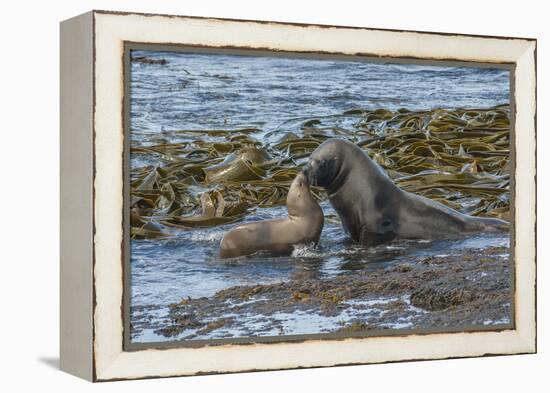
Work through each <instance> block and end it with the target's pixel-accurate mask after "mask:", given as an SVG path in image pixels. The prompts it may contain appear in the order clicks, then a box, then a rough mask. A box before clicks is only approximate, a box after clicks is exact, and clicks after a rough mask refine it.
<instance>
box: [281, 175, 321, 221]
mask: <svg viewBox="0 0 550 393" xmlns="http://www.w3.org/2000/svg"><path fill="white" fill-rule="evenodd" d="M312 201H313V202H314V200H313V197H312V196H311V194H310V192H309V181H308V179H307V177H306V176H305V175H304V174H303V173H302V172H298V174H297V175H296V177H295V178H294V180H293V181H292V183H291V184H290V189H289V190H288V194H287V197H286V206H287V209H288V213H289V214H290V215H302V214H303V213H304V211H307V210H309V207H310V206H311V204H312Z"/></svg>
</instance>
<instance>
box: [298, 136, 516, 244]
mask: <svg viewBox="0 0 550 393" xmlns="http://www.w3.org/2000/svg"><path fill="white" fill-rule="evenodd" d="M304 173H305V174H306V176H307V177H308V179H309V182H310V183H311V184H312V185H318V186H322V187H324V188H325V189H326V190H327V194H328V197H329V200H330V203H331V204H332V206H333V207H334V209H335V210H336V212H337V213H338V215H339V216H340V218H341V220H342V225H343V227H344V229H345V231H346V232H347V233H348V234H349V236H350V237H351V238H352V239H353V240H354V241H355V242H359V243H363V244H367V245H374V244H379V243H382V242H385V241H389V240H391V239H393V238H396V237H399V238H406V239H437V238H446V237H458V236H461V235H463V234H466V233H474V232H480V231H499V230H503V229H506V228H507V227H508V224H507V223H506V222H505V221H502V220H499V219H493V218H481V217H472V216H468V215H466V214H463V213H460V212H457V211H456V210H453V209H451V208H449V207H447V206H445V205H443V204H441V203H439V202H436V201H433V200H431V199H428V198H425V197H423V196H420V195H416V194H412V193H409V192H407V191H404V190H401V189H400V188H399V187H397V186H396V185H395V184H394V183H393V182H392V180H391V179H390V178H389V177H388V176H387V175H386V173H385V172H384V171H383V169H382V168H381V167H380V166H379V165H378V164H377V163H375V162H374V161H373V160H372V159H370V157H368V156H367V155H366V154H365V153H364V152H363V150H361V148H359V147H358V146H356V145H354V144H353V143H351V142H348V141H344V140H341V139H329V140H327V141H325V142H324V143H323V144H321V145H320V146H319V147H318V148H317V149H316V150H315V151H314V152H313V153H312V154H311V156H310V159H309V161H308V164H307V165H306V167H305V168H304Z"/></svg>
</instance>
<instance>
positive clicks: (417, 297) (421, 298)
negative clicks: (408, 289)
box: [410, 287, 477, 311]
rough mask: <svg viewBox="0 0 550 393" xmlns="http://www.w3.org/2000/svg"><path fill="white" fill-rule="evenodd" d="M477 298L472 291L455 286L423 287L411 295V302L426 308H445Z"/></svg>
mask: <svg viewBox="0 0 550 393" xmlns="http://www.w3.org/2000/svg"><path fill="white" fill-rule="evenodd" d="M476 299H477V295H476V294H475V293H473V292H472V291H469V290H465V289H461V288H453V289H438V288H430V287H428V288H422V289H419V290H417V291H414V292H413V293H412V294H411V296H410V301H411V304H412V305H413V306H415V307H420V308H423V309H426V310H431V311H433V310H444V309H446V308H448V307H451V306H457V305H459V304H464V303H467V302H472V301H474V300H476Z"/></svg>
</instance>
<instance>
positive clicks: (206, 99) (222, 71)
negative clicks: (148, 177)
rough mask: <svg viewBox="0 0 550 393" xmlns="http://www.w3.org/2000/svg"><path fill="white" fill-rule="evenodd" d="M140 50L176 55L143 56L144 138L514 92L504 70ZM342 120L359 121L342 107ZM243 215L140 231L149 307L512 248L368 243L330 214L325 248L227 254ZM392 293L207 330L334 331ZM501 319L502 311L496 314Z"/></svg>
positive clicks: (137, 282) (136, 124) (138, 254)
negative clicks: (163, 236) (165, 236)
mask: <svg viewBox="0 0 550 393" xmlns="http://www.w3.org/2000/svg"><path fill="white" fill-rule="evenodd" d="M133 56H148V57H153V58H164V59H166V60H168V64H166V65H155V64H140V63H132V69H131V81H132V82H131V128H132V133H131V143H132V145H141V146H142V145H148V144H152V139H153V138H158V137H159V135H162V132H163V131H168V130H178V129H219V128H240V127H245V126H246V127H247V126H254V127H258V128H260V129H261V130H262V132H263V133H264V135H265V139H266V140H269V138H270V137H271V136H273V135H275V136H277V135H278V131H280V132H284V131H293V132H297V131H298V130H299V128H297V127H296V125H297V124H298V122H297V119H300V120H302V119H304V118H312V117H316V118H319V117H323V116H330V115H332V114H338V113H342V112H343V111H346V110H349V109H353V108H357V107H361V108H371V109H372V108H386V109H390V110H395V109H398V108H403V107H404V108H408V109H411V110H421V109H426V110H429V109H434V108H439V107H443V108H458V107H474V108H483V107H491V106H494V105H499V104H504V103H508V96H509V73H508V71H504V70H499V69H487V68H485V69H481V68H471V67H432V66H424V65H422V66H415V65H401V64H372V63H365V62H342V61H332V60H331V61H328V60H303V59H289V58H267V57H251V56H229V55H206V54H189V53H180V54H177V53H169V52H142V51H140V52H138V53H133ZM327 119H328V121H330V117H328V118H327ZM334 121H335V122H336V123H337V122H343V121H350V120H349V119H348V120H346V119H345V118H341V117H339V118H338V119H337V120H334ZM300 123H301V122H300ZM173 135H174V134H166V136H165V137H166V138H171V137H174V136H173ZM167 142H174V141H173V140H172V141H171V140H168V141H167ZM142 160H143V158H142V157H132V165H142V164H143V162H142ZM322 207H323V209H324V211H325V216H326V217H329V216H331V215H334V211H333V210H332V208H331V207H330V205H329V204H328V203H326V202H325V203H323V205H322ZM285 214H286V209H285V208H284V207H279V208H269V209H257V210H256V211H255V212H254V213H253V214H251V215H249V216H248V217H247V218H246V219H245V222H248V221H255V220H260V219H270V218H278V217H281V216H283V215H285ZM233 225H234V224H232V225H226V226H220V227H215V228H210V229H195V230H189V231H179V232H178V233H177V235H176V236H175V237H174V238H171V239H169V240H132V243H131V306H132V307H133V309H136V310H137V307H136V306H155V307H158V308H157V309H156V311H154V312H151V313H150V315H149V316H150V317H151V318H153V319H155V318H162V317H163V315H165V314H166V312H167V307H168V305H169V304H170V303H175V302H179V301H180V300H181V299H183V298H192V299H194V298H200V297H211V296H212V295H214V294H215V293H216V292H218V291H219V290H222V289H225V288H228V287H232V286H236V285H254V284H268V283H274V282H281V281H285V280H288V279H289V278H290V277H291V276H292V275H293V274H296V272H300V271H307V272H309V273H310V274H313V275H315V276H316V277H318V278H320V279H324V278H327V279H329V278H331V277H334V276H338V275H343V274H353V272H354V271H357V270H362V271H363V270H369V269H384V268H386V267H387V266H389V265H391V264H395V263H398V262H399V261H402V260H403V259H405V258H409V257H410V256H419V255H427V256H430V255H436V256H437V255H443V254H453V253H455V252H457V253H460V252H464V250H472V249H474V250H478V249H483V248H485V247H489V246H504V247H508V237H507V236H506V235H481V236H477V237H473V238H469V239H462V240H447V241H434V242H425V241H395V242H392V243H391V244H389V245H384V246H379V247H375V248H363V247H360V246H358V245H354V244H352V243H351V242H350V241H349V240H348V239H347V237H346V235H345V234H344V233H343V230H342V228H341V226H340V225H339V224H338V223H335V222H331V221H330V220H326V221H325V227H324V230H323V233H322V236H321V240H320V245H319V247H318V248H317V249H312V248H310V247H299V248H297V249H296V250H295V252H294V253H293V255H292V256H289V257H276V258H275V257H269V256H265V255H257V256H252V257H246V258H238V259H235V260H229V261H228V260H219V258H218V257H217V253H218V251H219V249H218V247H219V241H220V240H221V238H222V236H223V234H224V233H225V232H226V231H227V230H228V229H229V228H231V227H232V226H233ZM386 300H387V299H369V300H367V302H371V303H367V306H369V307H366V308H365V304H362V307H359V308H352V309H351V310H355V312H353V313H352V314H353V315H348V314H349V313H350V312H352V311H350V309H346V312H345V313H343V314H342V315H338V316H335V317H327V316H321V315H317V314H315V313H308V312H299V311H296V312H295V313H292V314H287V313H280V315H276V316H274V317H273V318H276V319H278V320H280V321H283V322H284V324H283V328H282V329H281V328H278V329H274V328H272V327H270V326H267V325H265V323H264V322H260V321H256V319H258V318H257V317H258V316H255V315H248V316H246V317H245V316H242V315H241V316H237V317H239V318H247V319H246V320H247V321H248V322H247V325H248V328H247V329H246V330H245V331H236V330H233V331H230V332H227V331H224V330H223V329H218V330H215V331H213V332H211V333H208V334H204V335H203V336H201V337H198V338H216V337H226V336H227V335H228V334H230V335H231V336H235V337H236V336H249V335H280V334H303V333H310V334H311V333H319V332H327V331H332V330H334V329H335V327H336V326H341V323H343V322H345V321H347V320H351V319H352V318H357V317H362V318H364V319H368V315H367V314H368V313H373V312H374V313H375V312H377V311H376V307H375V305H376V304H378V303H380V302H384V301H386ZM259 301H261V299H260V300H259ZM361 310H362V311H361ZM142 312H143V311H139V312H138V311H133V312H132V320H134V319H139V318H142V317H143V315H140V313H142ZM419 312H421V311H419ZM422 312H423V311H422ZM230 313H231V311H230V307H228V314H230ZM346 313H347V314H346ZM216 317H219V316H216ZM255 321H256V322H255ZM484 323H485V322H484ZM493 323H497V324H498V323H499V322H498V321H488V322H487V324H493ZM387 327H389V328H393V329H401V328H410V327H411V322H410V321H407V320H399V318H397V319H396V320H395V321H393V324H391V323H390V324H389V325H388V326H387ZM187 333H189V332H187ZM179 338H185V335H183V336H181V337H179ZM195 338H196V337H195ZM173 339H174V338H166V337H163V336H161V335H157V334H155V333H154V332H153V331H152V330H149V331H148V330H145V331H143V332H140V333H139V334H136V335H134V336H133V340H134V341H136V342H150V341H166V340H173Z"/></svg>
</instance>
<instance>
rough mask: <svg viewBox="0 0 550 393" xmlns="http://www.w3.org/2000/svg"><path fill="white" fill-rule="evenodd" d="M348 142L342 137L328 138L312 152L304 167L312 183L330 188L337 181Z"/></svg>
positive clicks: (305, 173)
mask: <svg viewBox="0 0 550 393" xmlns="http://www.w3.org/2000/svg"><path fill="white" fill-rule="evenodd" d="M348 144H350V142H347V141H344V140H342V139H328V140H326V141H325V142H323V143H322V144H321V145H320V146H319V147H318V148H317V149H315V151H314V152H313V153H311V156H310V157H309V160H308V163H307V165H306V166H305V167H304V169H303V173H304V175H305V176H306V177H307V179H308V181H309V183H310V184H311V185H313V186H320V187H324V188H327V189H328V188H331V187H332V186H333V185H335V184H336V183H337V181H336V180H337V178H338V177H339V175H340V173H341V170H342V165H343V161H344V158H345V152H346V150H347V147H348Z"/></svg>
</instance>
